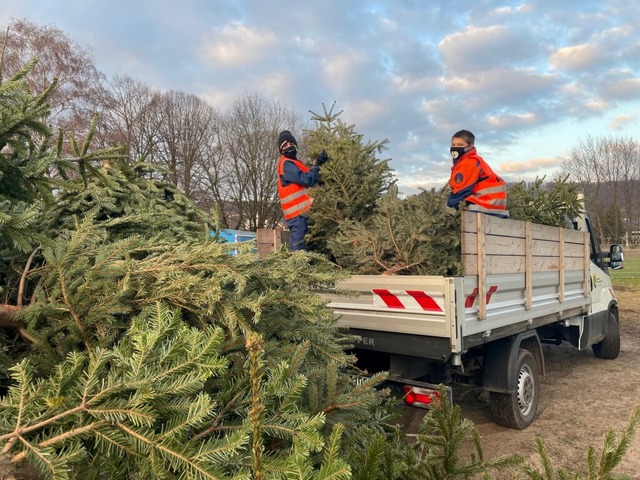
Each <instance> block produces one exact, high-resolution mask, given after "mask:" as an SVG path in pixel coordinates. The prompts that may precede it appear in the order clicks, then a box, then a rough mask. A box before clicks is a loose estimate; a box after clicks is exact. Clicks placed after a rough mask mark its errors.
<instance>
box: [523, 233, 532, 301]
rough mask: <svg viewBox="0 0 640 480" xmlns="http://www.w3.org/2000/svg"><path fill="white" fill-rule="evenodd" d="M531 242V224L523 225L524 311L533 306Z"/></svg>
mask: <svg viewBox="0 0 640 480" xmlns="http://www.w3.org/2000/svg"><path fill="white" fill-rule="evenodd" d="M532 249H533V240H532V237H531V222H525V224H524V258H525V262H524V288H525V300H524V308H525V310H531V307H532V304H533V300H532V298H533V252H532Z"/></svg>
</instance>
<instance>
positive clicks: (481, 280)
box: [476, 213, 487, 320]
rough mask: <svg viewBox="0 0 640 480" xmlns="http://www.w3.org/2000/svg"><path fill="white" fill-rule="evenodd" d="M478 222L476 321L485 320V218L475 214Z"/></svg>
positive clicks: (480, 214) (482, 215)
mask: <svg viewBox="0 0 640 480" xmlns="http://www.w3.org/2000/svg"><path fill="white" fill-rule="evenodd" d="M476 216H477V222H478V319H479V320H486V318H487V273H486V270H485V264H484V262H485V261H486V250H485V246H484V242H485V217H484V214H482V213H476Z"/></svg>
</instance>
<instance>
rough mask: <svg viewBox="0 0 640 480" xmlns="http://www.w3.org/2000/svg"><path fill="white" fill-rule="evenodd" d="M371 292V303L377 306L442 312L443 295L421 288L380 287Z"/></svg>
mask: <svg viewBox="0 0 640 480" xmlns="http://www.w3.org/2000/svg"><path fill="white" fill-rule="evenodd" d="M371 292H372V293H373V304H374V305H377V306H379V307H387V308H397V309H400V310H420V311H426V312H444V296H443V295H433V294H429V293H427V292H423V291H421V290H385V289H380V288H378V289H374V290H372V291H371Z"/></svg>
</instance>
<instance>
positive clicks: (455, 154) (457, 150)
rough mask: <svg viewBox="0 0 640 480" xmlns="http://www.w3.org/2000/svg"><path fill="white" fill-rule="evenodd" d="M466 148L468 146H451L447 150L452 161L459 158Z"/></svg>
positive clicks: (465, 151)
mask: <svg viewBox="0 0 640 480" xmlns="http://www.w3.org/2000/svg"><path fill="white" fill-rule="evenodd" d="M467 148H469V147H451V148H450V149H449V152H451V158H452V159H453V163H455V162H457V161H458V160H460V157H462V155H464V154H465V153H467V152H468V150H467Z"/></svg>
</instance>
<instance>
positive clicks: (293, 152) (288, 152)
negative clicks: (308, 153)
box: [282, 145, 298, 159]
mask: <svg viewBox="0 0 640 480" xmlns="http://www.w3.org/2000/svg"><path fill="white" fill-rule="evenodd" d="M282 154H283V155H284V156H285V157H287V158H293V159H295V158H297V156H298V147H296V146H295V145H289V146H288V147H287V148H285V149H284V150H282Z"/></svg>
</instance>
